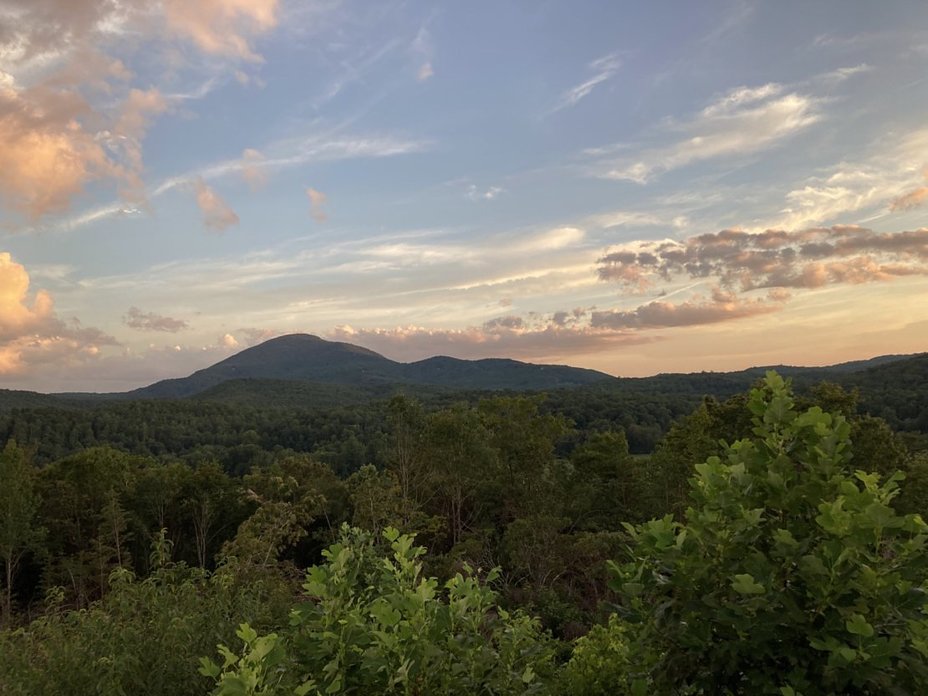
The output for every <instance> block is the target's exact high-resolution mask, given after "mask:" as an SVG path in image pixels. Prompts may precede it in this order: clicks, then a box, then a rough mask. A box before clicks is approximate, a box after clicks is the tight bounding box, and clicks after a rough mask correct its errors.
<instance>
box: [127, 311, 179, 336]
mask: <svg viewBox="0 0 928 696" xmlns="http://www.w3.org/2000/svg"><path fill="white" fill-rule="evenodd" d="M122 320H123V323H124V324H125V325H126V326H128V327H129V328H130V329H138V330H139V331H166V332H168V333H177V332H178V331H183V330H184V329H187V328H189V327H190V325H189V324H188V323H187V322H186V321H184V320H183V319H173V318H172V317H166V316H163V315H161V314H156V313H154V312H143V311H142V310H141V309H139V308H138V307H129V311H128V312H126V316H124V317H123V318H122Z"/></svg>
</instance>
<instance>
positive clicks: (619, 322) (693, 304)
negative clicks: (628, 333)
mask: <svg viewBox="0 0 928 696" xmlns="http://www.w3.org/2000/svg"><path fill="white" fill-rule="evenodd" d="M785 299H788V298H787V297H786V296H784V295H783V294H782V293H774V294H773V295H772V296H771V297H769V298H768V299H739V298H737V297H735V296H734V295H733V294H731V293H726V292H724V291H722V290H721V289H719V288H716V289H715V290H714V291H713V293H712V297H711V298H709V299H704V298H700V299H697V300H687V301H685V302H681V303H679V304H672V303H670V302H662V301H654V302H649V303H648V304H645V305H641V306H640V307H638V308H636V309H634V310H630V311H620V310H609V311H597V312H593V313H592V319H591V322H590V323H591V326H593V327H594V328H608V329H616V330H619V329H660V328H668V327H679V326H697V325H702V324H717V323H719V322H723V321H732V320H734V319H744V318H746V317H753V316H757V315H759V314H769V313H770V312H776V311H779V310H780V309H781V308H782V302H783V301H784V300H785Z"/></svg>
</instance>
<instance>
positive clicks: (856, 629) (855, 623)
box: [845, 614, 873, 638]
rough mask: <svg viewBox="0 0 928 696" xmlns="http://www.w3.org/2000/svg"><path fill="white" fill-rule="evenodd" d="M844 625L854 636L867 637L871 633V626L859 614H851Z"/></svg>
mask: <svg viewBox="0 0 928 696" xmlns="http://www.w3.org/2000/svg"><path fill="white" fill-rule="evenodd" d="M845 627H846V628H847V630H848V633H853V634H854V635H855V636H863V637H864V638H869V637H870V636H872V635H873V626H871V625H870V624H869V623H867V620H866V619H865V618H864V617H863V616H861V615H860V614H851V618H849V619H848V620H847V622H846V623H845Z"/></svg>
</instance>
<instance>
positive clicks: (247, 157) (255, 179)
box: [241, 148, 268, 191]
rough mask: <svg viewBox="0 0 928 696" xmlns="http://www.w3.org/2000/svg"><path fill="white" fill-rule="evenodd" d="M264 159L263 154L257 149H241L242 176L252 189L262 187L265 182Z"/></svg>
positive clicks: (255, 189)
mask: <svg viewBox="0 0 928 696" xmlns="http://www.w3.org/2000/svg"><path fill="white" fill-rule="evenodd" d="M265 160H266V158H265V157H264V155H262V154H261V153H260V152H259V151H258V150H254V149H252V148H247V149H245V150H244V151H242V161H241V172H242V178H243V179H244V180H245V182H246V183H247V184H248V186H249V187H250V188H251V190H252V191H257V190H258V189H262V188H264V186H265V185H266V184H267V180H268V173H267V169H266V168H265V166H264V162H265Z"/></svg>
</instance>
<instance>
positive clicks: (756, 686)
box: [613, 373, 928, 696]
mask: <svg viewBox="0 0 928 696" xmlns="http://www.w3.org/2000/svg"><path fill="white" fill-rule="evenodd" d="M747 405H748V409H749V412H750V414H751V417H752V423H753V429H752V430H753V437H752V438H750V439H743V440H739V441H737V442H735V443H734V444H733V445H731V446H730V447H727V448H726V451H725V452H724V456H723V457H721V458H720V457H710V458H709V459H708V460H707V461H706V462H705V463H703V464H699V465H697V466H696V475H695V477H694V478H693V479H692V481H691V489H690V498H691V503H692V504H691V507H689V508H688V509H687V511H686V515H685V521H684V522H682V523H678V522H675V521H674V520H673V518H672V517H671V516H667V517H664V518H663V519H658V520H652V521H651V522H648V523H645V524H643V525H640V526H638V527H629V532H630V533H631V535H632V539H633V546H632V559H631V560H630V561H628V562H626V563H624V564H621V565H618V564H617V565H614V566H613V569H614V573H615V578H614V589H615V590H616V591H617V592H618V593H619V594H620V598H621V605H622V606H623V612H624V613H625V615H626V616H628V617H629V619H630V621H631V622H632V623H633V624H635V625H634V627H633V635H634V640H633V641H632V642H631V645H630V646H629V650H630V651H631V653H630V654H631V655H632V656H633V659H632V661H631V664H633V665H634V667H633V668H632V670H633V672H634V676H635V679H637V680H638V683H639V688H644V687H645V686H647V688H648V689H650V690H651V691H657V692H659V693H713V694H741V693H757V694H768V693H769V694H798V693H802V694H806V695H807V696H811V695H813V694H832V693H861V694H863V693H926V692H928V668H926V661H925V660H926V657H928V624H926V620H925V614H926V610H928V600H926V592H925V589H926V580H925V578H926V572H928V554H926V552H925V543H926V541H928V525H926V524H925V522H924V521H923V520H922V519H921V517H919V516H917V515H909V516H905V517H903V516H899V515H897V514H896V512H895V511H894V509H893V507H892V502H893V499H894V497H895V496H896V495H897V493H898V488H897V480H898V477H895V476H893V477H890V478H889V479H888V480H885V481H883V482H881V480H880V476H879V475H878V474H872V473H867V472H864V471H860V470H858V471H856V472H855V471H852V470H851V467H850V463H851V442H850V439H849V434H850V431H851V428H850V425H849V423H848V422H847V420H846V419H845V417H844V416H841V415H832V414H829V413H825V412H823V411H822V410H821V409H820V408H819V407H812V408H809V409H808V410H806V411H804V412H798V411H797V410H796V409H795V408H794V401H793V397H792V395H791V392H790V389H789V387H788V385H787V384H786V383H785V382H784V381H783V380H782V379H781V378H780V377H779V376H778V375H776V374H775V373H768V376H767V379H766V381H765V383H764V386H763V388H758V389H755V390H753V391H752V392H751V394H750V398H749V400H748V403H747ZM632 682H634V680H632Z"/></svg>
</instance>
